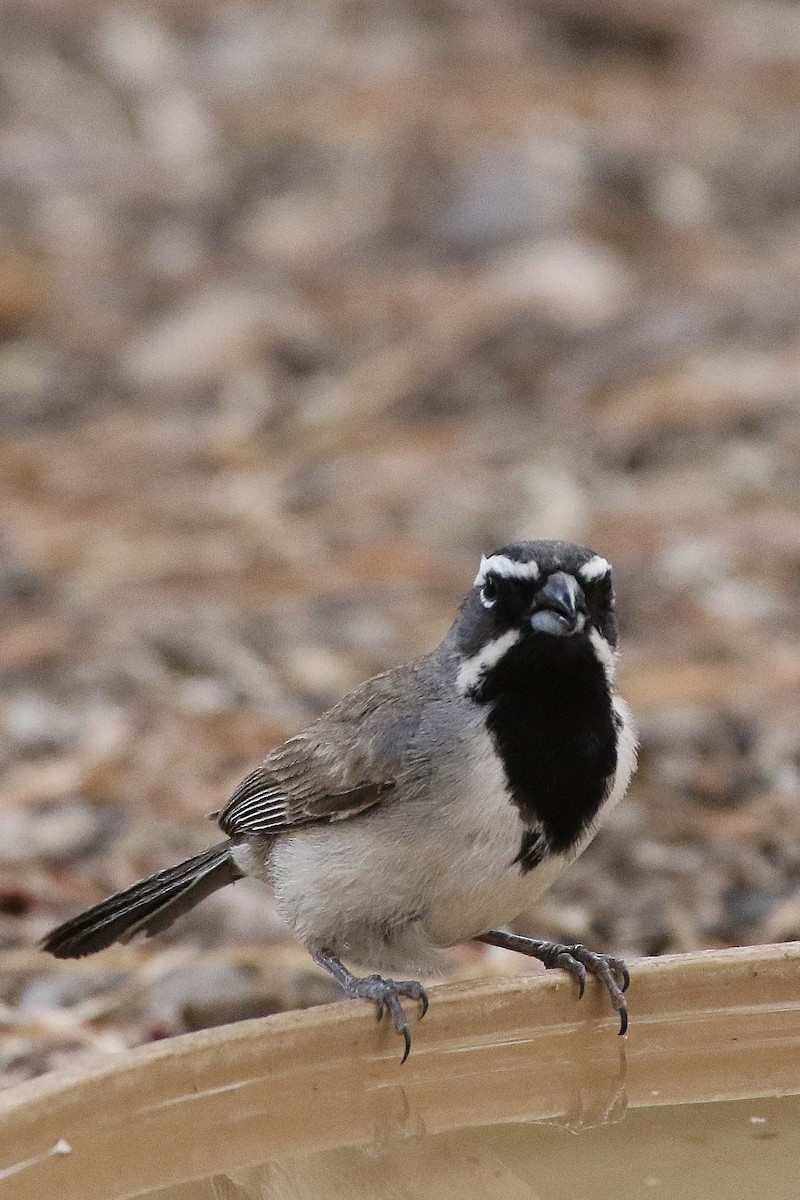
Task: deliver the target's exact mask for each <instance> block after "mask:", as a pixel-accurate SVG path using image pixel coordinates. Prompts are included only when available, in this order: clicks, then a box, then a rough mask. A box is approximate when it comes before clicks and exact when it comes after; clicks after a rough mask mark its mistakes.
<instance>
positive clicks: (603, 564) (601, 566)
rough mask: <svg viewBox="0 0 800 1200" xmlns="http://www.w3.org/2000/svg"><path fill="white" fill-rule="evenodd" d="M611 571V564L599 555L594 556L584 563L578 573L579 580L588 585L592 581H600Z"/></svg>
mask: <svg viewBox="0 0 800 1200" xmlns="http://www.w3.org/2000/svg"><path fill="white" fill-rule="evenodd" d="M610 570H611V563H610V562H609V561H608V559H606V558H603V557H602V556H601V555H600V554H595V556H594V558H590V559H589V561H588V562H585V563H584V564H583V566H582V567H581V568H580V570H579V571H578V574H579V575H580V577H581V579H585V580H586V582H587V583H590V582H591V581H592V580H593V579H602V577H603V576H604V575H607V574H608V572H609V571H610Z"/></svg>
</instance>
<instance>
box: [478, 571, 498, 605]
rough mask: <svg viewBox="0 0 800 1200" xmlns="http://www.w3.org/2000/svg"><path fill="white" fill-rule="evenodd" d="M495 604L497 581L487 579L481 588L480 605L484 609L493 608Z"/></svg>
mask: <svg viewBox="0 0 800 1200" xmlns="http://www.w3.org/2000/svg"><path fill="white" fill-rule="evenodd" d="M496 603H497V580H495V579H491V578H489V579H487V580H486V582H485V583H484V585H483V587H482V588H481V604H482V605H483V607H484V608H494V606H495V604H496Z"/></svg>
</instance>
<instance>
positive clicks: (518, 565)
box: [473, 554, 541, 587]
mask: <svg viewBox="0 0 800 1200" xmlns="http://www.w3.org/2000/svg"><path fill="white" fill-rule="evenodd" d="M540 574H541V571H540V570H539V564H538V563H536V562H517V561H516V559H513V558H508V556H507V555H505V554H491V555H490V556H489V558H487V557H486V555H483V557H482V558H481V565H480V567H479V568H478V574H477V575H476V576H475V583H474V584H473V586H474V587H480V586H481V584H482V583H484V582H485V581H486V576H487V575H498V576H499V577H500V578H501V579H538V578H539V576H540Z"/></svg>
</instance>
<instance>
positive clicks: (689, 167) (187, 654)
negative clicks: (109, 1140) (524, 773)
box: [0, 0, 800, 1083]
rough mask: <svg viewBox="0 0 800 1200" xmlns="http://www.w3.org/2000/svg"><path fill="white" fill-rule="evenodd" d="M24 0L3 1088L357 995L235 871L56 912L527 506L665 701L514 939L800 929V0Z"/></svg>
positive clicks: (5, 581)
mask: <svg viewBox="0 0 800 1200" xmlns="http://www.w3.org/2000/svg"><path fill="white" fill-rule="evenodd" d="M0 22H2V37H0V390H1V391H2V396H1V397H0V523H1V528H2V538H1V539H0V613H1V615H0V771H1V772H2V784H1V785H0V943H1V944H2V948H3V955H2V959H0V1074H1V1075H2V1079H3V1081H4V1082H6V1083H12V1082H14V1081H16V1080H19V1079H24V1078H28V1077H30V1076H31V1075H34V1074H37V1073H39V1072H42V1071H45V1070H50V1069H53V1068H55V1067H59V1066H62V1065H64V1064H75V1063H78V1062H80V1061H84V1060H85V1059H87V1058H88V1057H89V1056H93V1055H96V1054H98V1053H112V1052H113V1051H115V1050H117V1049H120V1048H122V1047H125V1046H130V1045H135V1044H138V1043H140V1042H142V1041H146V1040H148V1039H151V1038H155V1037H163V1036H169V1035H171V1034H173V1033H177V1032H180V1031H182V1030H186V1029H191V1028H197V1027H200V1026H203V1025H210V1024H214V1023H217V1022H220V1021H225V1020H233V1019H238V1018H240V1017H243V1016H250V1015H258V1014H262V1013H266V1012H272V1011H278V1010H280V1009H283V1008H287V1007H294V1006H297V1005H307V1004H312V1003H317V1002H321V1001H324V1000H327V999H331V998H333V997H334V996H335V995H336V993H335V991H334V989H333V988H332V987H331V986H329V984H328V981H327V980H325V979H322V978H321V977H320V976H319V975H318V973H317V972H316V970H315V968H314V967H313V966H312V965H311V964H310V963H309V961H308V959H307V957H306V956H305V954H304V952H303V951H302V950H300V949H299V948H297V947H296V946H295V945H294V944H293V943H292V942H291V940H290V939H287V937H286V934H285V932H284V931H283V930H282V929H281V927H280V924H279V922H278V920H277V918H276V916H275V914H274V911H273V909H272V907H271V902H270V901H269V898H268V897H266V896H265V894H264V893H263V892H262V891H260V890H259V889H258V888H256V887H254V886H253V887H251V886H250V885H249V884H239V885H237V887H236V888H232V889H228V890H226V891H225V892H223V893H219V894H218V895H217V896H215V897H213V898H212V899H210V900H209V901H208V902H206V903H205V904H204V905H203V906H201V908H199V909H197V910H196V911H195V912H194V913H192V914H191V915H190V916H189V917H187V918H185V919H184V920H182V921H181V922H180V924H179V925H178V926H177V927H176V928H175V929H174V930H173V931H171V932H170V934H169V935H167V936H164V937H163V938H160V939H158V940H156V941H153V942H150V943H146V944H144V945H135V946H128V947H120V948H115V949H113V950H111V951H109V952H107V953H106V954H104V955H101V956H99V957H97V958H93V959H90V960H87V961H85V962H81V963H77V964H76V963H67V964H62V963H56V962H55V961H53V960H50V959H47V958H45V957H44V956H43V955H42V954H40V953H39V952H38V951H37V950H36V948H35V944H36V941H37V939H38V938H40V937H41V936H42V935H43V934H44V933H45V932H46V930H47V929H48V928H49V927H50V926H51V925H52V924H53V923H54V922H56V921H58V920H61V919H63V918H65V917H66V916H68V915H70V914H72V913H73V912H75V911H76V910H77V909H79V908H80V907H82V906H84V905H86V904H87V903H90V902H92V901H94V900H96V899H99V898H100V897H102V896H103V895H105V894H106V893H107V892H108V891H110V890H111V889H113V888H117V887H120V886H123V885H125V884H127V883H129V882H130V881H132V880H133V879H135V878H137V877H139V876H140V875H142V874H145V873H147V872H149V871H151V870H155V869H157V868H159V867H162V866H165V865H168V864H170V863H172V862H173V861H175V859H176V858H177V857H179V856H180V855H182V854H185V853H188V852H191V851H193V850H196V849H198V848H200V847H202V846H204V845H206V844H208V843H209V841H210V840H211V839H212V838H213V828H212V827H211V826H210V825H209V824H208V823H207V821H206V820H205V814H206V813H208V812H209V811H211V810H212V809H215V808H217V807H219V805H220V804H221V803H222V802H223V801H224V800H225V798H226V796H227V795H228V793H229V792H230V790H231V789H232V787H233V786H234V785H235V784H236V782H238V779H239V778H240V777H241V776H242V775H243V774H244V773H245V772H246V771H247V770H248V769H249V768H250V767H251V766H252V765H253V764H254V763H255V762H256V761H258V759H260V758H261V757H262V755H263V754H264V753H265V752H266V751H267V750H268V749H269V748H270V747H271V746H272V745H274V744H276V743H277V742H278V741H280V740H281V739H283V738H284V737H286V736H287V735H289V734H290V733H292V732H293V731H295V730H297V729H298V728H299V727H300V726H301V725H302V724H303V723H304V722H305V721H307V720H308V719H309V718H310V717H312V716H313V715H315V714H317V713H319V712H320V711H321V710H322V709H323V708H325V707H326V706H327V705H328V704H329V703H330V702H332V701H333V700H334V699H335V698H336V697H338V696H339V695H340V694H341V693H342V692H344V691H345V690H347V689H348V688H350V687H351V686H353V685H354V684H355V683H357V682H358V681H359V680H361V679H362V678H364V677H365V676H367V675H369V674H371V673H374V672H375V671H377V670H379V669H381V668H383V667H385V666H388V665H390V664H392V663H395V662H397V661H400V660H402V659H403V658H405V657H408V656H410V655H412V654H415V653H418V652H421V651H424V650H426V649H427V648H429V647H431V646H432V645H433V644H435V643H436V641H438V639H439V638H440V637H441V635H442V634H443V633H444V631H445V629H446V628H447V626H448V624H449V622H450V620H451V618H452V615H453V613H454V611H455V607H456V605H457V603H458V601H459V600H460V598H461V596H462V595H463V593H464V591H465V590H466V588H467V587H468V586H469V584H470V582H471V580H472V578H473V575H474V571H475V564H476V562H477V559H478V556H479V555H480V553H481V552H482V551H486V550H489V549H491V548H492V547H494V546H497V545H500V544H503V543H504V542H507V541H509V540H511V539H514V538H517V537H521V536H561V537H568V538H574V539H576V540H581V541H585V542H587V543H589V544H590V545H592V546H594V547H595V548H596V549H597V550H598V551H600V552H602V553H603V554H605V555H606V556H607V557H609V558H610V559H611V560H612V561H613V563H614V565H615V569H616V582H617V592H618V602H619V610H620V615H621V622H622V634H623V643H622V644H623V651H624V653H623V660H622V665H621V690H622V691H623V693H624V694H625V695H626V696H627V697H628V699H629V700H630V702H631V704H632V705H633V707H634V709H635V711H636V714H637V716H638V718H639V722H640V725H641V731H642V754H641V767H640V770H639V773H638V776H637V779H636V782H635V786H634V787H633V790H632V793H631V795H630V797H629V799H628V801H627V802H626V803H625V805H624V806H623V807H621V808H620V809H619V811H618V812H617V813H616V814H615V816H614V817H613V819H612V821H611V822H610V823H609V824H608V826H607V828H606V829H604V830H603V832H602V833H601V834H600V836H599V837H598V839H597V841H596V843H595V844H594V845H593V847H592V848H591V849H590V850H589V851H588V852H587V854H586V855H585V856H584V858H583V859H582V860H581V861H580V862H579V863H578V864H576V866H575V867H574V868H573V869H572V870H571V871H570V872H569V873H568V874H567V875H566V876H565V877H564V878H563V879H562V881H561V882H560V883H559V884H558V886H557V887H556V888H554V889H553V890H552V892H551V893H549V894H548V895H547V896H546V897H545V898H544V899H543V902H542V904H541V905H540V908H539V911H538V914H537V916H536V919H535V924H533V925H532V928H535V929H536V930H537V931H538V932H539V933H540V934H542V935H545V936H548V935H549V936H554V937H559V936H563V937H568V938H572V939H575V938H580V939H583V940H586V941H587V942H589V943H590V944H591V945H593V946H596V947H597V948H603V949H606V950H614V951H617V952H620V953H623V954H630V955H634V954H659V953H663V952H668V951H679V950H687V949H690V948H694V947H709V946H725V945H731V944H740V943H748V942H757V941H762V940H782V939H791V938H796V937H798V936H800V892H798V880H799V879H800V804H798V800H800V728H798V719H797V716H798V711H797V695H798V685H799V684H800V644H799V643H798V625H799V618H800V510H799V509H798V500H799V499H800V474H799V473H798V449H800V328H799V326H798V318H799V317H800V292H799V291H798V281H799V280H800V119H799V118H800V7H798V6H796V5H792V4H780V3H771V2H761V3H759V2H758V0H755V2H751V3H717V2H714V0H702V2H701V0H670V2H667V3H665V2H664V0H660V2H657V0H616V2H612V0H528V2H523V0H519V2H516V0H507V2H503V0H491V2H488V3H478V2H474V0H439V2H436V0H430V2H429V3H422V2H421V0H416V2H415V0H407V2H406V3H401V2H399V0H386V2H381V3H375V2H369V0H362V2H361V3H358V2H355V0H354V2H345V0H325V2H320V3H313V4H312V3H305V4H304V3H286V4H278V3H256V2H255V0H237V2H235V3H234V2H231V3H221V2H217V0H215V2H213V3H212V2H208V0H152V2H150V3H147V2H145V0H126V2H123V0H120V2H119V3H98V2H92V0H55V2H51V0H47V2H46V0H7V2H6V3H5V4H4V5H3V7H2V15H0ZM455 965H456V970H457V971H459V972H461V973H462V974H475V973H477V972H478V971H481V970H484V971H497V972H506V971H509V970H513V969H520V968H519V967H518V966H515V965H514V964H511V963H510V962H509V961H508V960H507V959H506V958H505V957H503V956H502V955H501V954H486V955H484V953H483V951H482V950H481V949H479V948H474V949H469V948H468V949H465V950H464V951H463V952H460V953H459V954H457V955H456V964H455ZM531 969H536V967H535V966H534V967H532V968H531ZM631 1007H632V1016H633V1019H634V1020H635V997H632V1004H631Z"/></svg>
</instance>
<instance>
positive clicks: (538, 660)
mask: <svg viewBox="0 0 800 1200" xmlns="http://www.w3.org/2000/svg"><path fill="white" fill-rule="evenodd" d="M616 644H617V630H616V622H615V618H614V594H613V591H612V586H611V568H610V566H609V564H608V563H607V562H606V560H605V559H604V558H601V557H600V556H599V555H597V554H594V553H593V552H592V551H591V550H588V549H586V548H585V547H582V546H575V545H571V544H570V543H567V542H544V541H539V542H519V543H517V544H515V545H511V546H506V547H505V548H504V549H502V550H498V551H497V552H495V553H494V554H491V555H490V556H489V557H488V558H483V559H482V560H481V565H480V570H479V571H478V575H477V578H476V579H475V583H474V585H473V587H472V589H471V590H470V592H469V594H468V596H467V597H466V599H465V600H464V602H463V604H462V605H461V608H460V609H459V613H458V616H457V618H456V620H455V622H454V624H453V626H452V627H451V629H450V631H449V633H448V634H447V636H446V637H445V639H444V641H443V642H442V643H441V645H440V646H439V647H438V648H437V649H436V650H434V651H432V652H431V653H430V654H427V655H425V656H423V657H422V658H417V659H414V660H413V661H412V662H409V663H406V664H404V665H403V666H399V667H395V668H393V669H392V670H390V671H386V672H384V673H383V674H382V675H377V676H376V677H375V678H374V679H369V680H367V682H366V683H363V684H362V685H361V686H360V687H359V688H357V689H356V690H355V691H354V692H352V693H350V695H348V696H345V697H344V699H342V700H340V701H339V703H338V704H336V705H334V707H333V708H331V709H330V710H329V711H328V712H327V713H325V714H324V715H323V716H322V717H320V718H319V719H318V720H317V721H315V722H314V723H313V724H312V725H310V726H309V727H308V728H307V729H305V730H304V731H303V732H302V733H300V734H298V735H297V736H296V737H293V738H290V740H289V741H288V742H285V743H284V744H283V745H282V746H278V747H277V748H276V749H275V750H273V751H272V752H271V753H270V754H269V755H268V756H267V758H266V759H265V761H264V762H263V763H262V764H261V765H260V766H259V767H257V768H256V769H255V770H254V771H253V772H252V773H251V774H250V775H248V776H247V778H246V779H245V780H244V781H243V782H242V783H241V784H240V786H239V787H238V788H237V790H236V791H235V793H234V794H233V796H232V797H231V799H230V800H229V801H228V804H227V805H226V806H225V808H224V809H223V810H222V812H221V813H220V814H219V824H220V826H221V827H222V829H223V831H224V832H225V833H226V834H227V835H228V838H229V840H227V841H225V842H222V843H221V844H219V845H217V846H212V847H211V848H210V849H209V850H205V851H204V852H203V853H201V854H198V855H195V857H194V858H190V859H188V860H187V861H186V862H183V863H180V864H178V866H175V867H171V868H169V869H168V870H165V871H160V872H159V873H158V874H157V875H153V876H151V877H150V878H149V879H144V880H142V881H141V882H139V883H135V884H134V885H133V886H132V887H129V888H127V889H126V890H125V891H123V892H119V893H118V894H117V895H115V896H111V897H110V898H109V899H108V900H104V901H103V902H102V903H101V904H97V905H95V906H94V907H93V908H90V909H88V910H87V911H86V912H84V913H82V914H81V915H79V916H77V917H74V918H73V919H72V920H71V921H67V922H65V923H64V924H63V925H60V926H59V927H58V928H57V929H54V930H53V932H52V933H50V934H49V936H48V937H47V938H46V939H45V941H44V947H45V949H47V950H49V951H50V952H51V953H53V954H55V955H56V956H57V957H59V958H79V957H81V956H82V955H84V954H93V953H94V952H95V951H97V950H102V949H103V948H104V947H106V946H108V945H110V944H111V943H112V942H114V941H125V940H127V939H128V938H130V937H132V936H133V935H134V934H135V933H137V932H139V931H140V930H141V931H144V932H145V933H146V934H153V933H157V932H158V931H160V930H162V929H165V928H166V927H167V926H168V925H170V924H171V923H172V921H173V920H174V919H175V918H176V917H177V916H179V915H180V914H181V913H183V912H186V911H187V910H188V909H189V908H191V907H192V906H193V905H195V904H197V903H198V901H200V900H202V899H203V898H204V897H205V896H207V895H209V894H210V893H211V892H213V891H215V890H216V889H217V888H220V887H223V886H224V885H225V884H228V883H233V882H235V881H236V880H237V879H241V878H242V877H243V876H245V875H252V876H255V877H256V878H259V879H263V880H266V881H267V882H269V883H270V884H271V885H272V886H273V888H274V892H275V896H276V899H277V903H278V907H279V909H280V911H281V912H282V913H283V915H284V917H285V918H286V920H287V922H288V923H289V925H290V926H291V928H292V929H293V931H294V932H295V934H296V935H297V937H298V938H299V939H300V941H302V942H303V944H304V945H305V946H307V947H308V949H309V951H310V952H311V954H312V955H313V957H314V959H315V961H316V962H317V963H319V964H320V966H323V967H325V968H326V970H328V971H330V973H331V974H332V975H333V976H334V977H335V978H336V979H337V980H338V982H339V983H340V984H341V985H342V987H343V988H344V990H345V992H346V993H347V995H348V996H354V997H362V998H365V999H369V1000H372V1001H374V1003H375V1004H377V1006H378V1012H379V1015H380V1013H382V1012H384V1011H386V1012H388V1013H389V1014H390V1016H391V1018H392V1021H393V1023H394V1027H395V1029H396V1030H397V1031H398V1033H401V1034H402V1035H403V1037H404V1039H405V1053H404V1055H403V1061H405V1058H406V1057H407V1056H408V1052H409V1048H410V1045H411V1038H410V1033H409V1029H408V1023H407V1021H406V1017H405V1013H404V1011H403V1006H402V1002H401V997H408V998H410V999H414V1000H418V1001H420V1002H421V1005H422V1013H423V1014H424V1012H425V1009H426V1008H427V1003H428V1002H427V997H426V994H425V991H424V989H423V988H422V986H421V985H420V984H419V983H417V982H415V981H412V980H405V981H396V980H391V979H383V978H381V977H380V976H379V975H369V976H367V977H366V978H364V979H362V978H358V977H357V976H355V975H353V974H352V973H351V972H350V971H349V970H348V969H347V967H345V966H344V965H343V963H342V962H341V961H340V956H343V957H344V958H350V959H353V960H355V961H356V962H360V963H365V964H367V963H368V964H370V965H371V966H376V967H380V968H381V969H382V970H396V969H397V968H398V967H408V966H409V965H411V966H413V968H414V969H415V970H419V969H422V970H430V969H431V968H433V967H435V966H436V963H437V958H439V957H440V955H439V954H438V951H439V950H440V949H442V948H444V947H448V946H453V945H455V944H457V943H459V942H465V941H468V940H470V939H477V940H479V941H484V942H489V943H491V944H492V945H496V946H505V947H507V948H508V949H511V950H518V951H521V952H522V953H523V954H528V955H531V956H533V957H535V958H538V959H540V960H541V961H542V962H543V963H544V964H545V966H547V967H563V968H565V969H566V970H567V971H569V972H570V974H572V975H573V977H574V978H575V979H576V980H577V981H578V984H579V989H580V993H581V994H582V993H583V985H584V981H585V977H586V972H587V971H589V972H590V973H591V974H594V975H596V976H598V977H599V979H600V980H601V981H602V982H603V984H604V985H605V987H606V988H607V990H608V992H609V995H610V997H611V1002H612V1004H613V1006H614V1008H615V1010H616V1011H617V1012H618V1013H619V1015H620V1032H621V1033H624V1032H625V1029H626V1028H627V1011H626V1007H625V999H624V996H623V992H624V991H625V988H626V987H627V983H628V974H627V971H626V969H625V965H624V963H622V962H621V961H620V960H619V959H615V958H611V957H608V956H606V955H602V954H596V953H593V952H591V951H589V950H587V949H586V948H585V947H584V946H578V945H575V946H563V945H559V944H555V943H549V942H540V941H535V940H533V939H531V938H524V937H520V936H518V935H515V934H511V933H504V932H502V931H500V930H498V929H497V926H501V925H506V924H508V923H509V922H511V921H513V920H514V919H515V918H517V917H519V916H520V915H521V914H522V913H523V912H525V911H527V910H528V909H529V907H530V905H531V903H532V901H533V900H535V899H536V897H537V896H538V895H539V894H540V893H541V892H542V891H543V889H544V888H545V887H547V886H548V885H549V884H550V883H551V882H552V881H553V880H554V879H555V878H556V876H557V875H558V874H559V873H560V872H561V871H562V870H563V868H564V867H565V866H566V865H567V864H568V863H569V862H571V861H572V860H573V859H574V858H576V857H577V855H578V854H580V852H581V851H582V850H583V849H584V847H585V846H586V845H587V844H588V842H589V841H590V840H591V838H592V836H593V834H594V832H595V830H596V829H597V826H598V824H599V820H600V817H601V814H602V813H605V812H607V811H608V810H610V809H611V808H612V807H613V805H614V804H616V803H617V801H618V800H620V799H621V797H622V796H623V795H624V793H625V790H626V788H627V786H628V782H629V780H630V777H631V774H632V772H633V769H634V765H635V757H636V741H635V734H634V730H633V724H632V721H631V717H630V714H629V711H628V708H627V706H626V704H625V702H624V701H623V700H622V699H621V698H620V697H619V696H617V695H615V693H614V681H613V675H614V660H615V655H616Z"/></svg>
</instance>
